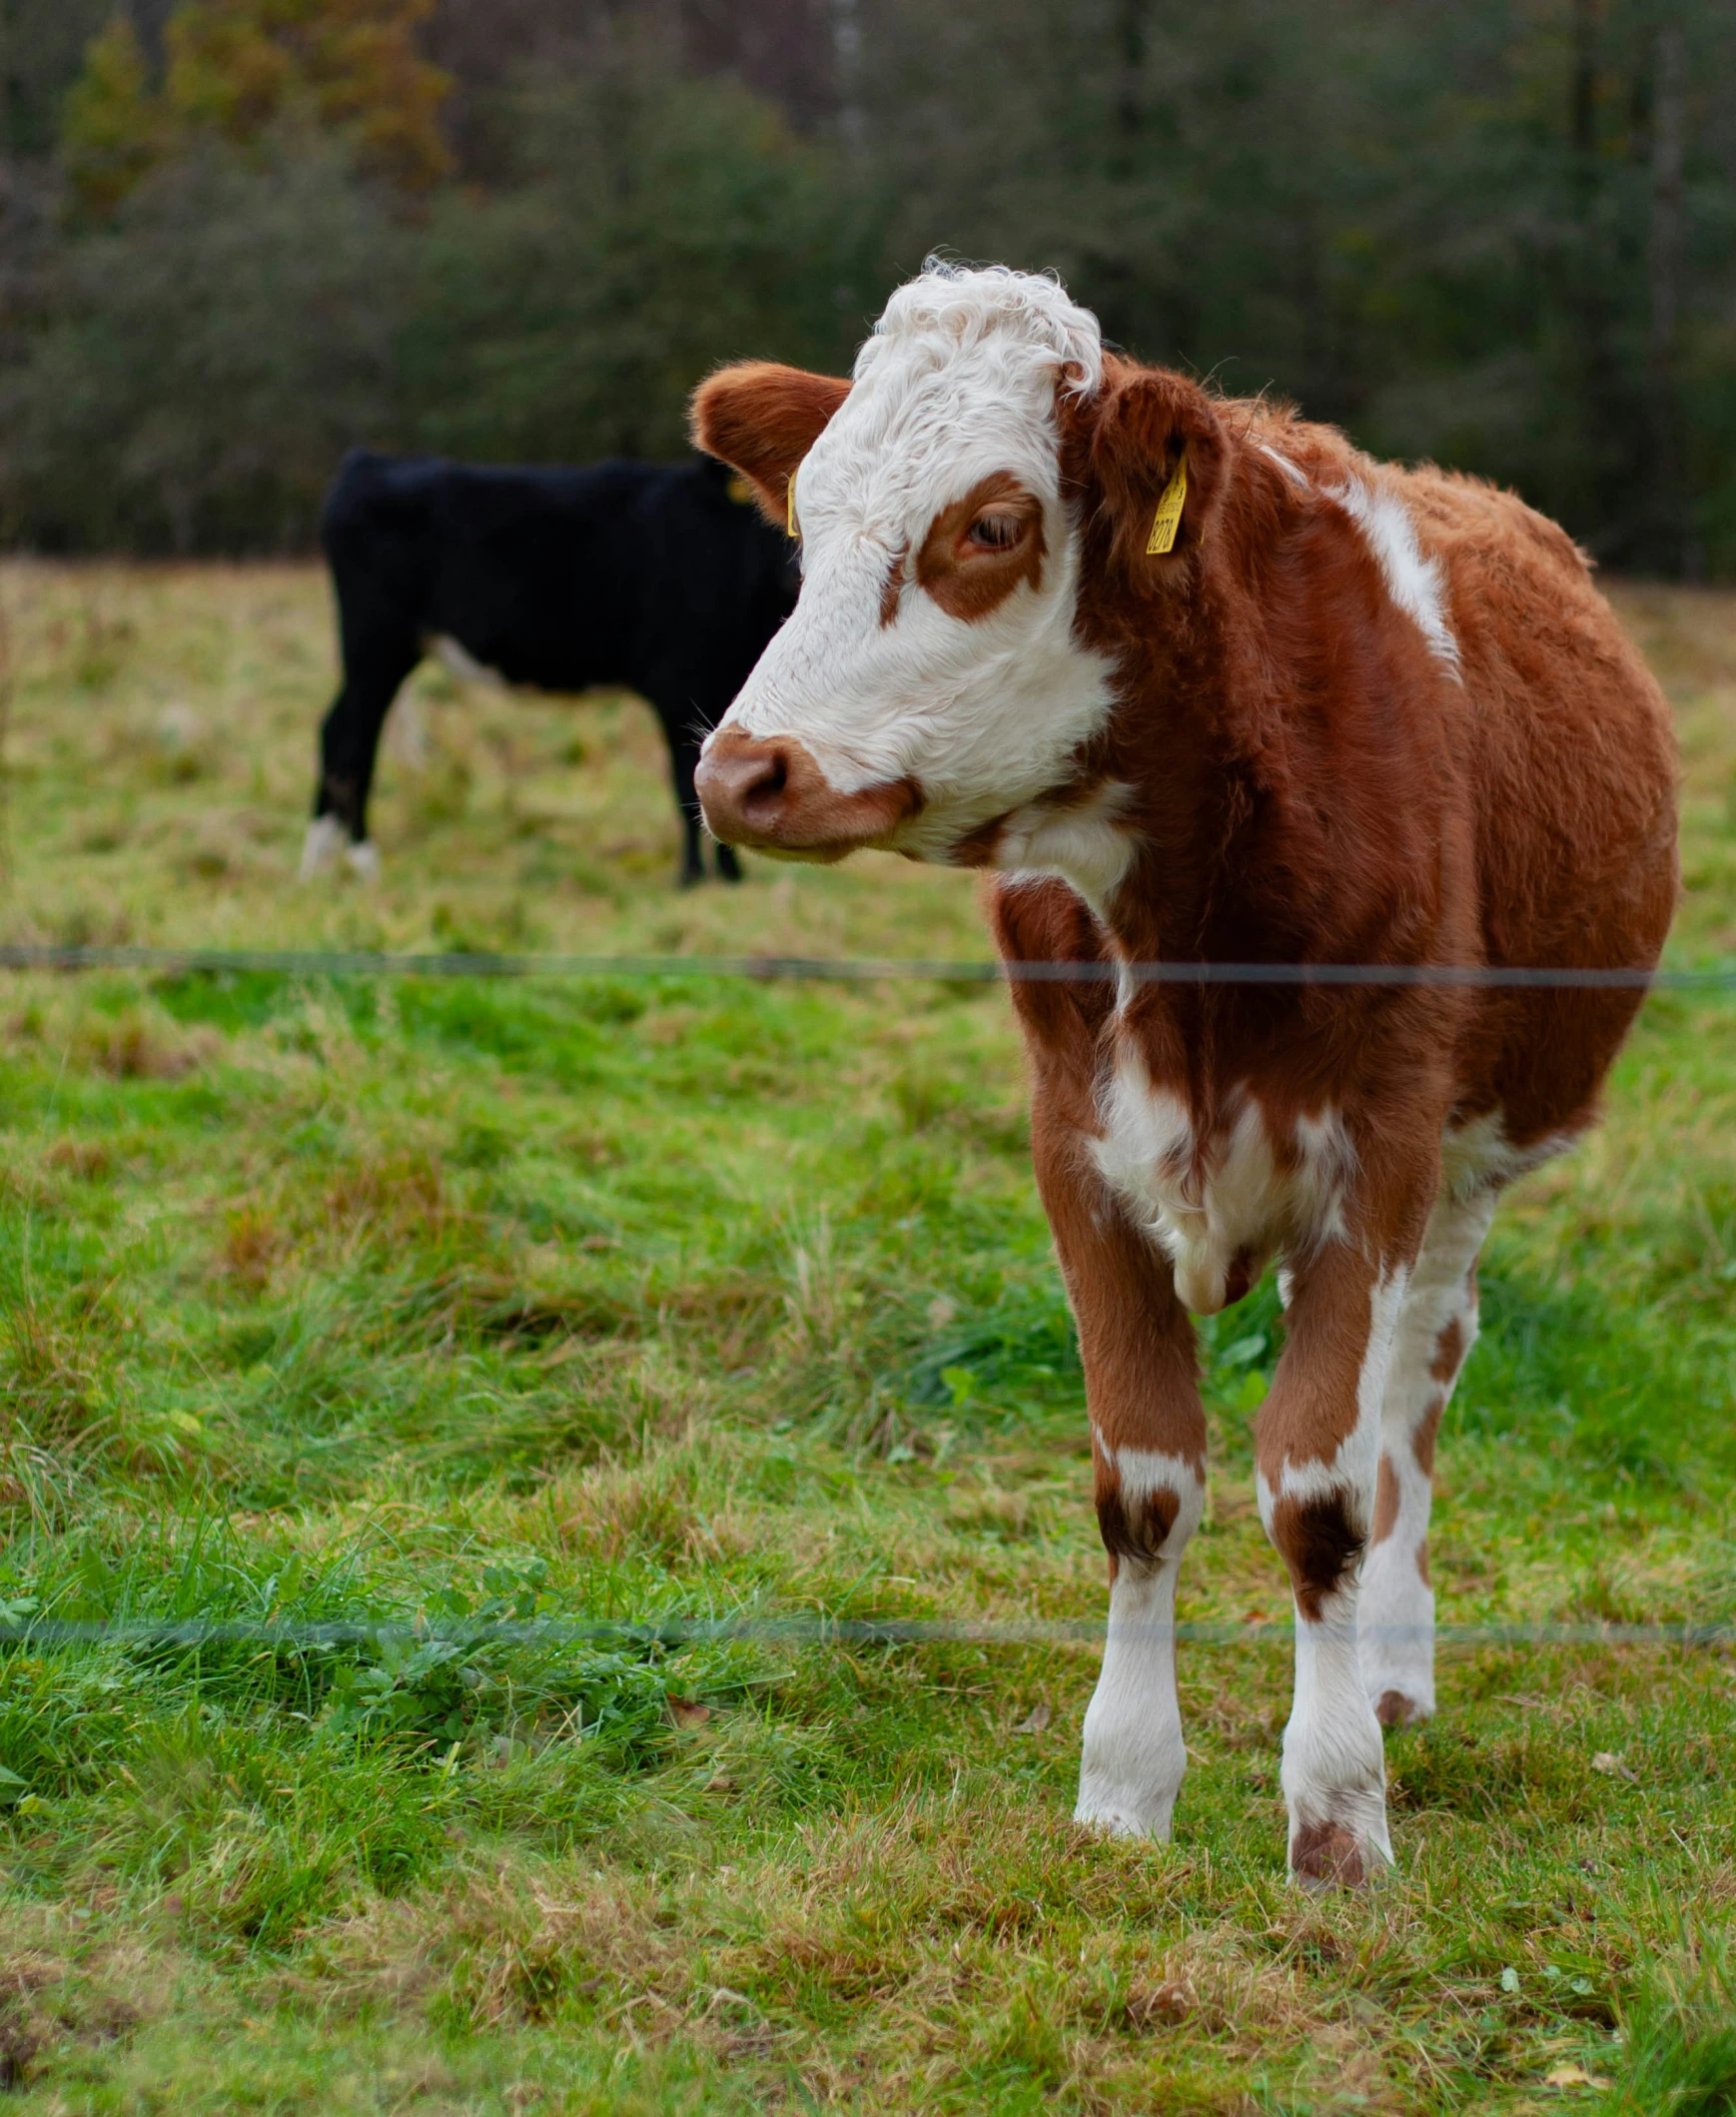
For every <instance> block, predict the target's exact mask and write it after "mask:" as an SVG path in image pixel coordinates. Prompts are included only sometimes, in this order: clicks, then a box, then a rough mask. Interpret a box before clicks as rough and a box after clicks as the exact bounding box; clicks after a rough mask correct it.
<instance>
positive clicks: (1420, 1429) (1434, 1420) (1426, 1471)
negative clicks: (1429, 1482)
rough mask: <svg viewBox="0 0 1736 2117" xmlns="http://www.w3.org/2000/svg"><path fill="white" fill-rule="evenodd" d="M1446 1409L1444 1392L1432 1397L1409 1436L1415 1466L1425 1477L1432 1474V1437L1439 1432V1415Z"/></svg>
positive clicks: (1430, 1476) (1429, 1476)
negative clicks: (1411, 1434)
mask: <svg viewBox="0 0 1736 2117" xmlns="http://www.w3.org/2000/svg"><path fill="white" fill-rule="evenodd" d="M1445 1410H1446V1393H1445V1391H1444V1390H1443V1391H1442V1392H1441V1394H1440V1395H1439V1396H1438V1397H1436V1398H1434V1399H1433V1400H1432V1401H1431V1402H1430V1403H1429V1405H1428V1407H1427V1409H1426V1410H1425V1411H1424V1412H1423V1414H1422V1417H1421V1418H1420V1419H1419V1420H1417V1422H1416V1432H1415V1434H1414V1435H1413V1436H1412V1437H1411V1442H1410V1452H1411V1454H1412V1455H1413V1456H1414V1457H1415V1458H1416V1468H1417V1469H1418V1470H1419V1471H1420V1472H1421V1473H1422V1475H1423V1476H1424V1477H1425V1478H1432V1477H1433V1476H1434V1437H1435V1435H1436V1434H1438V1433H1439V1432H1440V1415H1441V1413H1442V1412H1444V1411H1445Z"/></svg>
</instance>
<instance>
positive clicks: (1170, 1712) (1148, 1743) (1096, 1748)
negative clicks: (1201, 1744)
mask: <svg viewBox="0 0 1736 2117" xmlns="http://www.w3.org/2000/svg"><path fill="white" fill-rule="evenodd" d="M1176 1573H1177V1566H1176V1562H1175V1560H1173V1559H1168V1560H1166V1559H1159V1560H1156V1561H1153V1562H1151V1563H1150V1564H1149V1565H1146V1566H1141V1565H1139V1564H1137V1563H1136V1562H1135V1561H1133V1560H1129V1559H1123V1560H1121V1561H1120V1563H1119V1565H1118V1566H1117V1569H1116V1577H1115V1581H1114V1584H1113V1586H1112V1587H1111V1588H1110V1591H1109V1632H1108V1636H1107V1638H1106V1640H1105V1642H1104V1649H1103V1672H1102V1674H1101V1675H1100V1676H1099V1677H1098V1679H1097V1688H1096V1690H1095V1691H1094V1692H1093V1693H1092V1699H1091V1703H1090V1705H1089V1706H1088V1707H1087V1708H1086V1714H1085V1747H1084V1754H1083V1756H1082V1758H1081V1761H1080V1770H1079V1805H1078V1807H1077V1808H1076V1809H1075V1810H1074V1814H1075V1817H1076V1819H1077V1820H1078V1821H1079V1822H1082V1823H1095V1824H1097V1825H1098V1827H1099V1828H1100V1829H1104V1830H1108V1831H1110V1832H1112V1833H1113V1834H1114V1835H1116V1836H1118V1837H1157V1838H1168V1836H1169V1835H1170V1822H1171V1817H1172V1816H1173V1814H1174V1812H1175V1806H1176V1795H1177V1793H1178V1792H1179V1791H1180V1789H1181V1784H1182V1774H1183V1772H1184V1771H1185V1770H1186V1769H1187V1763H1188V1750H1187V1745H1186V1743H1184V1741H1183V1740H1182V1711H1181V1706H1180V1705H1179V1704H1178V1702H1177V1699H1176Z"/></svg>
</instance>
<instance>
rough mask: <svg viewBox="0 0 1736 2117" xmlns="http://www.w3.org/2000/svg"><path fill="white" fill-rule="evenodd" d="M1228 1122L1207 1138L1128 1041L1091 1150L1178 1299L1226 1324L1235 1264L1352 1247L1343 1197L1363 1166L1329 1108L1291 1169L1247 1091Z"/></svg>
mask: <svg viewBox="0 0 1736 2117" xmlns="http://www.w3.org/2000/svg"><path fill="white" fill-rule="evenodd" d="M1224 1108H1225V1113H1226V1115H1225V1121H1224V1123H1223V1124H1222V1125H1221V1126H1220V1128H1219V1129H1218V1131H1217V1132H1216V1133H1215V1135H1214V1136H1213V1137H1212V1138H1210V1139H1206V1140H1202V1139H1200V1138H1199V1137H1198V1135H1197V1133H1196V1130H1195V1126H1194V1121H1193V1116H1192V1113H1191V1112H1190V1110H1189V1109H1188V1107H1187V1106H1186V1104H1184V1103H1183V1101H1182V1100H1181V1098H1180V1097H1179V1096H1178V1095H1176V1094H1175V1093H1174V1091H1173V1090H1171V1089H1168V1088H1159V1087H1157V1086H1155V1085H1154V1083H1153V1081H1152V1079H1151V1076H1150V1074H1149V1073H1148V1071H1147V1069H1146V1063H1145V1058H1144V1054H1143V1053H1142V1052H1141V1051H1140V1050H1139V1049H1138V1048H1137V1046H1134V1045H1131V1044H1128V1043H1125V1042H1124V1044H1123V1046H1122V1048H1121V1051H1120V1054H1119V1056H1118V1058H1117V1062H1116V1068H1115V1071H1114V1073H1113V1074H1112V1075H1111V1077H1110V1081H1109V1085H1108V1087H1107V1089H1106V1090H1105V1091H1104V1093H1103V1095H1102V1097H1101V1099H1100V1106H1099V1118H1100V1121H1101V1123H1102V1127H1103V1131H1102V1135H1101V1137H1100V1138H1098V1139H1097V1140H1096V1141H1094V1142H1093V1144H1092V1153H1093V1156H1094V1158H1095V1159H1096V1162H1097V1166H1098V1168H1099V1169H1100V1170H1101V1172H1102V1174H1103V1176H1104V1178H1105V1180H1106V1181H1107V1182H1108V1183H1109V1184H1111V1185H1112V1186H1113V1187H1114V1189H1115V1190H1117V1191H1118V1192H1120V1193H1121V1195H1122V1196H1123V1197H1124V1198H1125V1199H1127V1200H1128V1202H1129V1203H1130V1204H1131V1205H1132V1207H1133V1208H1134V1211H1135V1213H1136V1214H1137V1215H1138V1217H1139V1218H1140V1220H1141V1221H1142V1222H1143V1223H1144V1224H1145V1225H1146V1226H1147V1227H1148V1228H1149V1229H1150V1230H1151V1232H1152V1233H1153V1235H1155V1236H1156V1238H1157V1239H1158V1241H1159V1242H1160V1243H1161V1244H1162V1245H1163V1248H1164V1250H1165V1252H1166V1254H1167V1255H1168V1256H1169V1258H1170V1260H1171V1262H1172V1264H1173V1265H1174V1266H1175V1276H1176V1292H1177V1293H1178V1294H1179V1295H1180V1296H1181V1298H1182V1301H1183V1302H1184V1303H1185V1304H1186V1306H1187V1307H1188V1308H1190V1309H1192V1310H1193V1311H1194V1313H1195V1314H1196V1315H1199V1316H1215V1315H1216V1314H1217V1313H1218V1311H1219V1310H1220V1309H1222V1308H1223V1306H1224V1304H1225V1301H1226V1299H1227V1297H1228V1292H1229V1278H1230V1271H1231V1267H1232V1265H1233V1264H1234V1262H1235V1260H1236V1258H1237V1256H1238V1255H1239V1254H1242V1255H1245V1256H1246V1258H1247V1259H1248V1261H1249V1264H1250V1266H1251V1268H1252V1269H1253V1270H1255V1271H1256V1272H1258V1271H1260V1270H1264V1268H1265V1265H1266V1263H1267V1260H1268V1259H1269V1258H1270V1257H1271V1256H1272V1255H1273V1254H1274V1252H1275V1251H1278V1250H1281V1249H1290V1248H1295V1249H1309V1248H1312V1247H1314V1246H1316V1245H1318V1244H1319V1243H1322V1242H1327V1241H1331V1240H1334V1239H1335V1240H1339V1241H1341V1240H1343V1239H1344V1237H1345V1233H1346V1224H1345V1219H1344V1196H1345V1192H1346V1189H1347V1187H1348V1184H1349V1181H1350V1178H1351V1176H1352V1175H1353V1173H1354V1171H1355V1167H1356V1154H1355V1149H1354V1148H1353V1146H1352V1145H1351V1143H1350V1140H1349V1137H1348V1135H1347V1134H1346V1133H1345V1131H1344V1127H1343V1123H1342V1120H1341V1119H1340V1118H1339V1117H1338V1116H1337V1114H1336V1113H1335V1112H1334V1111H1332V1110H1331V1109H1330V1108H1329V1107H1328V1108H1327V1109H1325V1110H1323V1111H1321V1112H1320V1113H1319V1114H1318V1115H1317V1116H1315V1117H1312V1118H1303V1119H1302V1120H1301V1121H1300V1122H1299V1123H1298V1125H1297V1128H1296V1135H1295V1137H1296V1147H1297V1159H1296V1162H1295V1164H1294V1166H1292V1167H1290V1168H1286V1169H1281V1168H1280V1166H1279V1162H1278V1157H1277V1156H1276V1154H1275V1153H1274V1151H1273V1140H1272V1135H1271V1132H1270V1130H1269V1128H1268V1126H1267V1122H1266V1113H1265V1111H1264V1110H1263V1109H1262V1108H1261V1105H1260V1103H1259V1101H1258V1100H1257V1099H1256V1098H1255V1097H1254V1096H1253V1095H1251V1094H1249V1093H1248V1092H1247V1090H1246V1089H1239V1090H1235V1091H1233V1092H1232V1093H1231V1094H1230V1095H1228V1096H1226V1097H1225V1099H1224Z"/></svg>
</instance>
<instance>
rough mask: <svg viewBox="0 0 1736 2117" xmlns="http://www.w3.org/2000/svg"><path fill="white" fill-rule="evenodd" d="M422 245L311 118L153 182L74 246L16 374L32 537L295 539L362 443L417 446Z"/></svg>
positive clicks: (287, 544)
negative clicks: (413, 356) (408, 432)
mask: <svg viewBox="0 0 1736 2117" xmlns="http://www.w3.org/2000/svg"><path fill="white" fill-rule="evenodd" d="M410 264H411V258H410V256H409V255H408V254H407V251H406V245H405V238H404V232H403V230H402V229H401V228H400V227H399V226H398V224H397V223H396V222H395V220H394V217H393V215H392V213H391V211H390V210H389V206H388V201H387V199H386V198H385V197H384V196H383V195H382V194H381V192H379V191H378V190H377V189H375V188H373V187H371V186H370V185H368V184H367V183H365V182H364V181H362V180H361V179H359V178H358V177H357V176H356V174H355V173H354V171H353V169H352V168H351V166H350V162H349V158H348V157H347V155H346V154H345V153H344V152H343V150H342V148H341V147H340V146H339V145H338V144H337V143H334V142H332V141H330V140H326V139H322V138H320V137H318V136H310V135H309V134H307V133H305V132H298V131H296V130H294V129H291V130H287V131H282V130H281V131H278V132H275V133H272V134H268V135H266V136H265V137H264V138H263V139H262V141H261V142H260V143H259V144H258V150H257V151H256V152H252V153H250V154H247V155H245V156H244V155H242V154H241V153H240V152H239V151H238V150H237V149H235V148H233V147H229V146H227V145H223V144H220V143H213V144H211V145H209V146H206V147H204V148H202V149H200V150H199V151H197V152H196V153H194V154H192V155H190V156H188V157H186V158H185V159H183V160H182V161H180V162H177V163H174V164H171V165H169V166H167V167H165V168H164V169H161V170H159V171H157V172H156V173H154V174H153V175H152V176H150V177H148V178H146V179H145V180H144V181H143V182H142V183H141V184H140V185H139V186H138V188H137V189H136V190H135V191H134V192H133V194H132V195H131V196H130V197H129V198H128V199H127V201H126V202H125V204H124V205H123V206H122V208H121V210H120V215H119V219H118V220H117V222H116V225H115V226H114V228H113V229H112V230H108V231H105V232H104V233H102V234H99V235H94V236H90V237H87V238H85V239H84V240H83V241H82V242H80V243H78V244H76V245H75V246H74V247H73V248H72V249H71V250H70V252H69V253H68V254H67V256H66V258H65V260H64V263H63V267H62V276H61V282H60V285H59V286H58V288H57V290H56V298H55V301H54V305H53V312H52V315H51V316H50V317H49V318H48V319H46V320H45V321H44V322H43V324H42V325H41V327H40V328H39V329H38V331H37V332H36V333H35V335H34V336H33V338H32V339H31V341H30V342H29V345H28V348H27V351H26V355H25V357H24V359H22V360H21V361H20V362H19V363H18V364H17V365H16V366H15V367H14V368H12V369H11V370H10V372H8V373H7V374H6V375H5V376H4V377H3V378H0V496H3V500H4V507H5V516H6V527H7V529H8V530H9V532H10V533H11V535H13V536H14V537H22V538H24V539H25V540H27V541H29V542H30V543H32V544H36V545H40V546H45V547H48V548H61V549H69V548H70V549H103V548H111V547H114V546H117V545H119V546H125V547H128V548H132V549H135V550H144V551H174V552H179V553H186V552H191V551H194V550H244V549H249V548H252V549H259V548H262V547H263V548H267V549H271V548H278V549H290V548H298V547H305V546H306V545H307V544H308V543H309V541H310V540H311V539H312V536H313V533H314V527H315V523H316V520H317V517H318V511H319V505H320V500H321V497H322V495H323V493H324V491H325V488H326V485H327V483H328V481H329V480H330V478H331V475H332V471H333V469H334V467H335V465H336V464H337V462H338V459H339V457H340V456H341V455H342V453H343V451H344V450H345V449H346V448H348V447H350V446H351V445H352V444H354V443H358V442H363V441H375V442H378V443H382V444H385V445H388V446H390V445H391V444H392V443H393V442H394V441H395V440H397V439H399V433H398V429H397V425H396V416H397V402H398V392H397V388H396V379H395V367H394V343H395V339H396V336H397V334H398V332H399V330H400V328H401V326H402V321H403V316H404V308H405V301H406V296H407V292H408V273H409V267H410Z"/></svg>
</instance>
